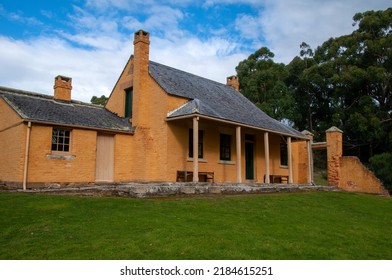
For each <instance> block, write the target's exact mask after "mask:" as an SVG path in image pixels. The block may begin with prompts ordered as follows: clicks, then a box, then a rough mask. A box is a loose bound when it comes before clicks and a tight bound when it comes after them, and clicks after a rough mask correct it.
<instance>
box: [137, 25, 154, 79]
mask: <svg viewBox="0 0 392 280" xmlns="http://www.w3.org/2000/svg"><path fill="white" fill-rule="evenodd" d="M134 35H135V37H134V40H133V45H134V59H135V60H134V71H143V72H144V71H147V73H148V62H149V56H150V33H148V32H147V31H144V30H141V29H140V30H139V31H137V32H135V34H134Z"/></svg>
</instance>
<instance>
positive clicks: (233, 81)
mask: <svg viewBox="0 0 392 280" xmlns="http://www.w3.org/2000/svg"><path fill="white" fill-rule="evenodd" d="M226 85H228V86H230V87H233V88H234V89H235V90H236V91H239V90H240V83H239V81H238V77H237V76H230V77H227V80H226Z"/></svg>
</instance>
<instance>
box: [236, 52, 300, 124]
mask: <svg viewBox="0 0 392 280" xmlns="http://www.w3.org/2000/svg"><path fill="white" fill-rule="evenodd" d="M273 57H274V54H273V53H272V52H271V51H270V50H269V49H268V48H265V47H263V48H261V49H259V50H257V51H256V52H255V53H254V54H252V55H250V56H249V57H248V58H247V59H245V60H244V61H242V62H240V63H239V65H238V66H237V67H236V70H237V75H238V78H239V81H240V88H241V92H242V93H243V94H244V95H245V96H246V97H247V98H248V99H250V100H251V101H252V102H254V103H255V104H256V105H257V106H258V107H259V108H260V109H261V110H263V111H264V112H265V113H267V114H268V115H270V116H271V117H273V118H275V119H278V120H284V119H292V115H293V114H294V111H293V107H294V103H293V102H294V99H293V97H292V94H291V92H290V89H289V88H288V87H287V86H286V84H285V82H284V80H285V79H286V78H287V76H288V72H287V69H286V67H285V65H284V64H282V63H275V62H274V61H273V60H272V58H273Z"/></svg>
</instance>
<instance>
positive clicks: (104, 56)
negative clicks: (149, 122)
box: [0, 37, 131, 102]
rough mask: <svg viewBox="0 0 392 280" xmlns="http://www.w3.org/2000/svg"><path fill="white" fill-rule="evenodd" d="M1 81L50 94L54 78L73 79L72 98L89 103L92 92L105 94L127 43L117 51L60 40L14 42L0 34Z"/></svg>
mask: <svg viewBox="0 0 392 280" xmlns="http://www.w3.org/2000/svg"><path fill="white" fill-rule="evenodd" d="M0 45H1V46H3V50H2V52H0V61H1V62H2V67H0V84H1V85H2V86H6V87H12V88H17V89H23V90H28V91H35V92H39V93H45V94H49V95H51V94H53V82H54V77H55V76H57V75H64V76H68V77H72V78H73V81H72V83H73V90H72V96H73V97H72V98H73V99H77V100H82V101H86V102H89V101H90V99H91V97H92V96H93V95H99V96H100V95H102V94H105V95H108V94H109V93H110V92H111V90H112V87H113V85H114V83H115V82H116V80H117V77H118V75H119V74H120V73H121V71H122V69H123V67H124V63H125V61H126V59H127V58H128V57H129V55H130V54H131V49H130V47H129V46H123V48H122V49H119V50H117V51H116V52H109V51H105V50H100V51H87V50H83V49H78V48H73V47H71V46H70V45H68V44H67V43H66V42H65V41H63V40H59V39H48V38H38V39H35V40H32V41H27V42H26V41H25V42H23V41H17V40H11V39H9V38H6V37H0Z"/></svg>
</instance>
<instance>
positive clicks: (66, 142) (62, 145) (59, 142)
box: [50, 127, 72, 154]
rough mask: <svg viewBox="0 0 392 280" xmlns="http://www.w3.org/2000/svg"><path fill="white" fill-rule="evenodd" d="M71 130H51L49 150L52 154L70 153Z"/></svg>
mask: <svg viewBox="0 0 392 280" xmlns="http://www.w3.org/2000/svg"><path fill="white" fill-rule="evenodd" d="M71 142H72V129H69V128H63V127H53V128H52V138H51V143H50V150H51V152H52V154H69V153H71V144H72V143H71Z"/></svg>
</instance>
